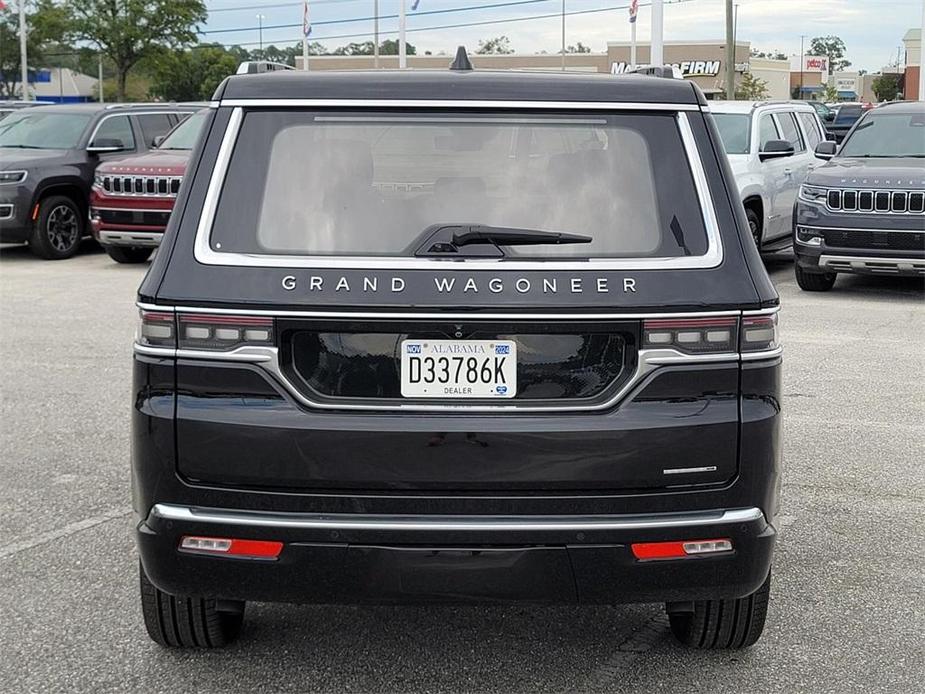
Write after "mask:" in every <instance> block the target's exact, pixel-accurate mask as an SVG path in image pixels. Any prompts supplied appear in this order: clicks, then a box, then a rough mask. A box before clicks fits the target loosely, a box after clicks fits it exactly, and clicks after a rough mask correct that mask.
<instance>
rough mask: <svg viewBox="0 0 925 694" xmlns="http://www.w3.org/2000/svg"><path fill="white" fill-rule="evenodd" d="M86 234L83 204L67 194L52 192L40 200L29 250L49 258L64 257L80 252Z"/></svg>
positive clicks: (46, 258) (59, 258) (60, 258)
mask: <svg viewBox="0 0 925 694" xmlns="http://www.w3.org/2000/svg"><path fill="white" fill-rule="evenodd" d="M83 236H84V218H83V214H81V211H80V206H79V205H78V204H77V203H76V202H74V201H73V200H72V199H71V198H69V197H67V196H66V195H49V196H48V197H47V198H44V199H43V200H42V201H41V202H40V203H39V214H38V216H37V217H36V220H35V224H34V225H33V228H32V236H31V237H30V238H29V249H30V250H31V251H32V252H33V253H34V254H35V255H37V256H38V257H40V258H44V259H45V260H64V259H65V258H70V257H71V256H72V255H74V254H75V253H76V252H77V249H78V248H79V247H80V241H81V239H82V238H83Z"/></svg>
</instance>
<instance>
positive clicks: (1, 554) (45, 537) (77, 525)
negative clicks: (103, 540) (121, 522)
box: [0, 508, 132, 559]
mask: <svg viewBox="0 0 925 694" xmlns="http://www.w3.org/2000/svg"><path fill="white" fill-rule="evenodd" d="M131 513H132V511H131V509H129V510H125V509H124V508H119V509H113V510H111V511H107V512H106V513H101V514H99V515H98V516H91V517H90V518H84V519H83V520H79V521H75V522H74V523H68V524H67V525H65V526H64V527H63V528H58V529H57V530H49V531H48V532H46V533H42V534H41V535H36V536H35V537H33V538H30V539H28V540H20V541H19V542H13V543H10V544H8V545H2V546H0V559H6V558H7V557H11V556H13V555H14V554H18V553H19V552H24V551H25V550H27V549H32V548H33V547H38V546H39V545H44V544H46V543H48V542H51V541H53V540H58V539H60V538H62V537H67V536H68V535H73V534H74V533H79V532H81V531H82V530H88V529H90V528H94V527H96V526H97V525H102V524H103V523H106V522H108V521H111V520H116V519H118V518H124V517H125V516H128V515H130V514H131Z"/></svg>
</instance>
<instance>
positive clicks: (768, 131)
mask: <svg viewBox="0 0 925 694" xmlns="http://www.w3.org/2000/svg"><path fill="white" fill-rule="evenodd" d="M758 137H759V147H758V151H759V152H763V151H764V146H765V145H766V144H768V141H769V140H779V139H780V135H778V134H777V126H776V125H774V119H773V118H771V114H770V113H766V114H765V115H763V116H761V121H760V122H759V123H758Z"/></svg>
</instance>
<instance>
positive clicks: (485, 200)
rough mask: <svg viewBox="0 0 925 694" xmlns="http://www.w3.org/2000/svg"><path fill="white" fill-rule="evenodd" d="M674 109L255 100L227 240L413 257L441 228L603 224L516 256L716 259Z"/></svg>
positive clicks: (250, 245)
mask: <svg viewBox="0 0 925 694" xmlns="http://www.w3.org/2000/svg"><path fill="white" fill-rule="evenodd" d="M686 162H687V158H686V155H685V151H684V147H683V143H682V140H681V136H680V133H679V130H678V125H677V122H676V120H675V116H674V115H673V114H668V113H665V114H662V113H647V114H620V115H616V114H614V115H602V114H588V115H587V116H584V115H581V114H575V113H570V114H568V115H537V114H534V113H520V114H511V113H498V114H488V113H480V114H478V115H474V114H472V113H471V112H470V113H447V112H440V113H428V112H419V113H411V112H400V113H399V112H391V113H385V112H383V113H374V112H370V111H364V112H362V113H360V112H338V113H333V112H324V113H321V112H314V113H313V112H306V111H251V112H247V113H246V114H245V117H244V121H243V123H242V125H241V130H240V133H239V135H238V138H237V143H236V145H235V150H234V153H233V154H232V157H231V161H230V165H229V169H228V173H227V176H226V179H225V183H224V186H223V188H222V192H221V195H220V198H219V202H218V207H217V211H216V217H215V220H214V225H213V231H212V236H211V239H210V243H211V247H212V249H213V250H215V251H217V252H235V253H249V254H271V255H319V256H331V255H338V256H405V257H408V256H411V255H413V254H414V251H415V250H416V249H417V247H418V244H419V243H420V242H421V235H422V234H423V233H424V231H425V230H426V229H427V228H428V227H431V226H433V225H434V224H470V223H471V224H481V225H489V226H500V227H515V228H522V229H531V230H540V231H550V232H564V233H572V234H582V235H586V236H591V237H592V238H593V241H592V242H591V243H584V244H572V245H549V244H544V245H531V246H517V247H514V246H508V247H505V249H504V250H505V254H506V256H507V257H509V258H531V259H535V258H543V257H555V258H563V257H566V258H580V257H676V256H683V255H703V254H704V253H705V252H706V250H707V236H706V231H705V229H704V225H703V218H702V214H701V209H700V204H699V201H698V198H697V195H696V189H695V187H694V182H693V178H692V175H691V172H690V169H689V166H688V165H687V163H686Z"/></svg>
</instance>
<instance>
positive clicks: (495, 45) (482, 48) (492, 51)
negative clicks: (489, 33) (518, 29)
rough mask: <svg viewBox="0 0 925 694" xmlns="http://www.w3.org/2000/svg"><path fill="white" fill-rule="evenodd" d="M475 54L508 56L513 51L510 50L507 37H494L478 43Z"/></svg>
mask: <svg viewBox="0 0 925 694" xmlns="http://www.w3.org/2000/svg"><path fill="white" fill-rule="evenodd" d="M475 52H476V53H479V54H481V55H510V54H511V53H513V52H514V49H513V48H511V40H510V39H509V38H508V37H507V36H495V37H494V38H491V39H486V40H484V41H479V47H478V48H477V49H476V51H475Z"/></svg>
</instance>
